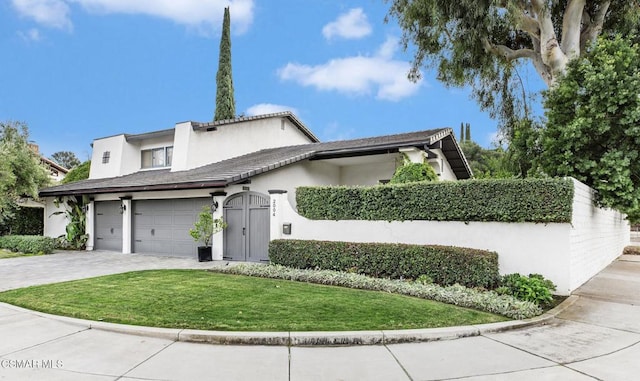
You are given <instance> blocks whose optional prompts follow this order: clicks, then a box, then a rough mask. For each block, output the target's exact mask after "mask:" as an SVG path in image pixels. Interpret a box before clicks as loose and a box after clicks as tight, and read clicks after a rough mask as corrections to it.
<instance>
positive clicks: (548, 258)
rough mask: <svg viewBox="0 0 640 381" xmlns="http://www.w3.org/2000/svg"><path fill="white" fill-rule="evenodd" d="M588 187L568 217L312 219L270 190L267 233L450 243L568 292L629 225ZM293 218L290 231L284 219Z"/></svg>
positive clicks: (623, 240)
mask: <svg viewBox="0 0 640 381" xmlns="http://www.w3.org/2000/svg"><path fill="white" fill-rule="evenodd" d="M588 190H589V188H588V187H586V186H584V184H580V183H578V182H576V197H575V201H574V220H573V222H572V223H571V224H569V223H553V224H535V223H500V222H470V223H464V222H438V221H404V222H398V221H393V222H386V221H313V220H309V219H306V218H304V217H302V216H300V215H299V214H297V213H296V211H295V210H294V209H293V207H292V206H291V204H290V203H289V202H288V200H287V195H286V194H284V195H280V194H274V195H271V202H272V209H273V211H272V217H271V239H279V238H282V239H307V240H327V241H350V242H386V243H407V244H419V245H450V246H460V247H470V248H476V249H483V250H490V251H495V252H497V253H498V258H499V259H498V260H499V265H500V273H502V274H509V273H514V272H518V273H521V274H525V275H527V274H530V273H539V274H542V275H544V276H545V277H547V278H548V279H551V280H552V281H553V282H554V283H555V284H556V286H557V291H556V292H557V293H558V294H560V295H568V294H569V293H571V292H572V291H573V290H575V289H576V288H577V287H579V286H580V285H581V284H583V283H584V282H585V281H586V280H588V279H589V278H591V277H592V276H593V275H595V274H596V273H597V272H598V271H600V270H602V269H603V268H604V267H606V265H608V264H609V263H611V261H613V259H615V258H616V257H617V256H618V255H620V254H621V253H622V248H623V247H624V246H625V245H627V244H628V242H629V233H628V232H629V226H628V224H626V223H625V222H624V219H623V216H622V215H621V214H620V213H618V212H615V211H610V210H603V209H599V208H593V207H591V206H590V205H591V204H590V203H589V200H590V199H589V197H586V194H589V192H588ZM284 223H291V225H292V227H291V232H292V234H291V235H283V234H282V224H284Z"/></svg>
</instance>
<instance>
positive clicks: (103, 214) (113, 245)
mask: <svg viewBox="0 0 640 381" xmlns="http://www.w3.org/2000/svg"><path fill="white" fill-rule="evenodd" d="M95 211H96V224H95V235H96V237H95V238H96V239H95V240H94V247H95V249H96V250H113V251H120V252H122V214H120V201H96V203H95Z"/></svg>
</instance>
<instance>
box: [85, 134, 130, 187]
mask: <svg viewBox="0 0 640 381" xmlns="http://www.w3.org/2000/svg"><path fill="white" fill-rule="evenodd" d="M126 144H127V142H126V139H125V137H124V135H117V136H111V137H108V138H103V139H97V140H94V141H93V153H92V155H91V169H90V170H89V178H90V179H104V178H107V177H115V176H120V175H121V174H122V173H121V170H122V161H123V160H122V159H123V150H124V146H125V145H126ZM107 151H108V152H109V162H108V163H102V156H103V154H104V153H105V152H107Z"/></svg>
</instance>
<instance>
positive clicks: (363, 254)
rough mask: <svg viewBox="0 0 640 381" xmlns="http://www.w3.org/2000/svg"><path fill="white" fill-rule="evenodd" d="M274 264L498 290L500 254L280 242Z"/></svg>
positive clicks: (272, 247)
mask: <svg viewBox="0 0 640 381" xmlns="http://www.w3.org/2000/svg"><path fill="white" fill-rule="evenodd" d="M269 259H270V260H271V263H274V264H279V265H283V266H288V267H294V268H300V269H316V268H317V269H326V270H336V271H350V272H354V273H358V274H364V275H368V276H373V277H378V278H392V279H418V278H419V277H421V276H426V277H429V278H431V279H432V280H433V282H435V283H438V284H441V285H451V284H455V283H458V284H461V285H464V286H468V287H485V288H492V287H493V286H495V284H496V283H497V282H498V280H499V274H498V254H496V253H494V252H489V251H484V250H476V249H468V248H461V247H450V246H420V245H405V244H390V243H354V242H329V241H303V240H274V241H271V242H270V243H269Z"/></svg>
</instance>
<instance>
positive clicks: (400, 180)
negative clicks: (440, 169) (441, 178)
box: [391, 163, 438, 184]
mask: <svg viewBox="0 0 640 381" xmlns="http://www.w3.org/2000/svg"><path fill="white" fill-rule="evenodd" d="M436 180H438V174H437V173H436V171H435V170H434V169H433V167H432V166H431V165H429V164H427V163H404V165H403V166H401V167H398V169H396V172H395V173H394V174H393V177H392V178H391V184H406V183H415V182H418V181H436Z"/></svg>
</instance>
